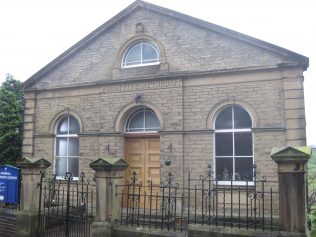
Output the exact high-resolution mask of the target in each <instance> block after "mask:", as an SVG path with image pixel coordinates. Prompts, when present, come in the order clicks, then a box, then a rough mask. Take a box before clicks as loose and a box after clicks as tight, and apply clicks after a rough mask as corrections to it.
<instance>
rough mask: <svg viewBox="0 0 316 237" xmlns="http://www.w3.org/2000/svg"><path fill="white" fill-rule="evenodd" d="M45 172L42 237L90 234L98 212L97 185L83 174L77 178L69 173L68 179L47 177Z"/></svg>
mask: <svg viewBox="0 0 316 237" xmlns="http://www.w3.org/2000/svg"><path fill="white" fill-rule="evenodd" d="M44 175H45V174H44V173H42V177H41V182H40V183H39V186H40V190H41V192H40V197H39V215H38V223H39V229H38V236H47V237H48V236H59V237H63V236H65V237H69V236H76V237H77V236H78V237H79V236H80V237H88V236H90V225H91V223H92V221H93V219H94V213H95V204H94V203H95V200H94V199H95V191H94V187H93V185H91V184H90V183H89V182H87V181H86V180H85V175H84V173H81V176H80V178H79V180H77V181H75V180H73V178H72V175H71V173H69V172H67V173H66V176H65V179H63V180H57V179H56V176H53V178H52V179H44Z"/></svg>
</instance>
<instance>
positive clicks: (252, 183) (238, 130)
mask: <svg viewBox="0 0 316 237" xmlns="http://www.w3.org/2000/svg"><path fill="white" fill-rule="evenodd" d="M235 106H238V107H240V108H242V109H244V110H245V111H246V112H247V113H248V115H249V116H250V119H251V124H252V121H253V120H252V118H251V115H250V114H249V112H248V111H247V110H246V109H245V108H243V107H242V106H240V105H227V106H225V107H223V108H222V109H221V110H220V112H219V113H218V114H217V116H216V119H215V120H214V124H213V127H214V130H215V132H214V135H213V147H214V149H213V157H214V161H213V163H214V167H215V170H214V175H215V176H214V177H216V176H217V174H216V158H217V157H218V158H221V157H222V158H232V159H233V175H232V176H233V177H235V173H236V172H235V159H236V158H240V159H242V158H252V165H254V161H255V158H254V137H253V132H252V128H251V127H250V128H237V129H236V128H235V120H234V117H235V116H234V115H235V114H234V107H235ZM228 107H232V128H231V129H216V127H215V124H216V120H217V118H218V116H219V115H220V113H221V112H222V111H223V110H224V109H226V108H228ZM239 132H244V133H251V139H252V156H236V155H235V133H239ZM218 133H232V137H233V155H232V156H216V134H218ZM252 172H253V170H252ZM217 184H218V185H231V184H232V185H239V186H246V185H247V184H248V185H249V186H253V185H254V181H235V180H233V179H232V181H231V180H229V181H221V180H218V181H217Z"/></svg>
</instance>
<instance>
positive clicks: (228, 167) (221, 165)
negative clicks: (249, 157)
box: [216, 158, 233, 180]
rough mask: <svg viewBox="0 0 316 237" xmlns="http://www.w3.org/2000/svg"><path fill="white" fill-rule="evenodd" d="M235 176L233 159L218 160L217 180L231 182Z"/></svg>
mask: <svg viewBox="0 0 316 237" xmlns="http://www.w3.org/2000/svg"><path fill="white" fill-rule="evenodd" d="M232 175H233V159H232V158H216V179H218V180H231V179H232Z"/></svg>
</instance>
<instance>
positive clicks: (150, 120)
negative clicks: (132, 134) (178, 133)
mask: <svg viewBox="0 0 316 237" xmlns="http://www.w3.org/2000/svg"><path fill="white" fill-rule="evenodd" d="M145 127H146V130H148V129H150V128H155V129H154V130H158V129H157V128H160V122H159V120H158V118H157V117H156V115H155V114H154V113H153V112H150V111H146V114H145Z"/></svg>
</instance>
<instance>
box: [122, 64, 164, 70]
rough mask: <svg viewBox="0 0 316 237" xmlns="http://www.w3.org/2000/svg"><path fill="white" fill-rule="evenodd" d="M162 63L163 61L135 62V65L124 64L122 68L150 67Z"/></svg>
mask: <svg viewBox="0 0 316 237" xmlns="http://www.w3.org/2000/svg"><path fill="white" fill-rule="evenodd" d="M160 64H161V62H155V63H144V64H135V65H129V66H124V65H122V66H121V68H122V69H124V68H137V67H148V66H155V65H160Z"/></svg>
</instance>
